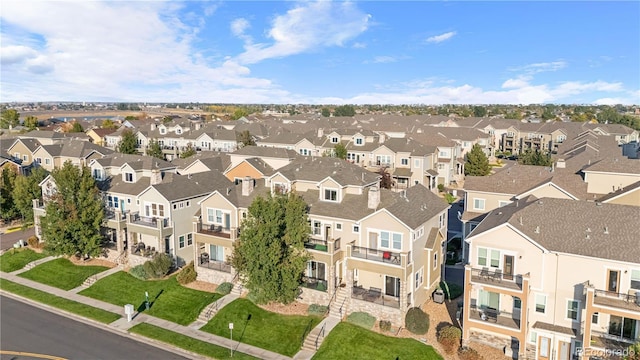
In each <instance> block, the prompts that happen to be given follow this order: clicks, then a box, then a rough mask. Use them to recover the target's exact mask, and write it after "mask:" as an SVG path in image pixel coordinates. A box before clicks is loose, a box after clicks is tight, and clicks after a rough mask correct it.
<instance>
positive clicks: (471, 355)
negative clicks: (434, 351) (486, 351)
mask: <svg viewBox="0 0 640 360" xmlns="http://www.w3.org/2000/svg"><path fill="white" fill-rule="evenodd" d="M458 357H459V358H460V360H483V359H484V358H483V357H482V355H480V353H478V352H477V351H476V350H475V349H472V348H470V347H463V348H460V349H459V350H458Z"/></svg>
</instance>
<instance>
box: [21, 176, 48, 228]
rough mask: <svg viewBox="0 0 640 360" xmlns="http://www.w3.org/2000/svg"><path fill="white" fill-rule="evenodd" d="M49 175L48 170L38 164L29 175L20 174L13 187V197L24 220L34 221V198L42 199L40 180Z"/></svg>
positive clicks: (26, 221) (25, 221)
mask: <svg viewBox="0 0 640 360" xmlns="http://www.w3.org/2000/svg"><path fill="white" fill-rule="evenodd" d="M45 177H47V172H46V171H45V170H44V169H43V168H41V167H39V166H37V167H35V168H33V170H32V171H31V174H29V176H18V177H17V178H16V181H15V184H14V187H13V199H14V202H15V206H16V209H17V211H18V212H19V213H20V215H22V221H23V222H24V223H25V224H26V223H31V222H33V202H32V201H33V199H42V189H41V188H40V185H39V184H40V182H42V180H44V178H45Z"/></svg>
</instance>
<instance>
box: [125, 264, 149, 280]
mask: <svg viewBox="0 0 640 360" xmlns="http://www.w3.org/2000/svg"><path fill="white" fill-rule="evenodd" d="M129 274H130V275H131V276H133V277H134V278H136V279H138V280H147V278H148V276H147V272H146V271H145V270H144V266H143V265H138V266H134V267H132V268H131V270H129Z"/></svg>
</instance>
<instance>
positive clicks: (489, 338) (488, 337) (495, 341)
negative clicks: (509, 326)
mask: <svg viewBox="0 0 640 360" xmlns="http://www.w3.org/2000/svg"><path fill="white" fill-rule="evenodd" d="M469 340H471V341H475V342H477V343H480V344H484V345H487V346H491V347H494V348H496V349H500V350H504V348H505V346H506V347H509V348H511V338H510V337H506V336H497V335H495V334H489V333H486V332H483V331H477V330H471V332H470V336H469ZM472 347H473V346H472ZM515 355H516V354H514V356H515ZM505 358H507V356H505Z"/></svg>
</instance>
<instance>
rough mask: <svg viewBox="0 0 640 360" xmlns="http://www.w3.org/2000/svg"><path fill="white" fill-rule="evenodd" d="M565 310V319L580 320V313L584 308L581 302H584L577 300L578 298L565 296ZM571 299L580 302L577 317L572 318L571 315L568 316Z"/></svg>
mask: <svg viewBox="0 0 640 360" xmlns="http://www.w3.org/2000/svg"><path fill="white" fill-rule="evenodd" d="M565 300H566V301H565V303H564V304H565V305H564V306H565V312H564V319H565V320H570V321H572V322H580V315H581V312H582V309H581V307H580V304H581V303H582V302H581V301H580V300H576V299H572V298H565ZM569 301H575V302H577V303H578V309H577V310H576V318H575V319H572V318H570V317H568V316H567V315H569Z"/></svg>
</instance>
